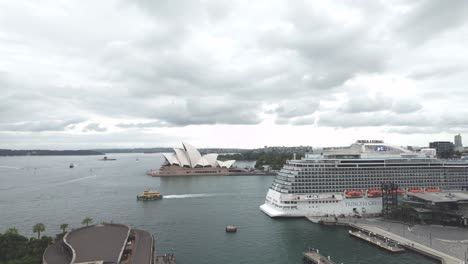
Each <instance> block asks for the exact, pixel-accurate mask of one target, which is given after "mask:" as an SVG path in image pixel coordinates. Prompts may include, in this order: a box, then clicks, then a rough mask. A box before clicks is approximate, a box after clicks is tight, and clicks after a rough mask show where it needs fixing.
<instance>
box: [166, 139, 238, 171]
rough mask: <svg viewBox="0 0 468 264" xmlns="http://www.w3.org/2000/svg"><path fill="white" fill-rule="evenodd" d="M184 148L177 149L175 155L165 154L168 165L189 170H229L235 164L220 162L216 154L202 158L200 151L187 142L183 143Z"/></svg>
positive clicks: (232, 162) (232, 161)
mask: <svg viewBox="0 0 468 264" xmlns="http://www.w3.org/2000/svg"><path fill="white" fill-rule="evenodd" d="M182 146H183V149H179V148H175V149H174V152H173V153H163V156H164V158H165V159H166V162H167V163H168V164H170V165H177V166H180V167H188V168H198V167H214V168H215V167H221V168H228V169H229V168H230V167H231V166H232V165H233V164H234V162H235V160H228V161H219V160H217V159H218V154H216V153H210V154H206V155H203V156H202V155H201V154H200V152H199V151H198V149H196V148H195V147H194V146H192V145H190V144H188V143H185V142H182Z"/></svg>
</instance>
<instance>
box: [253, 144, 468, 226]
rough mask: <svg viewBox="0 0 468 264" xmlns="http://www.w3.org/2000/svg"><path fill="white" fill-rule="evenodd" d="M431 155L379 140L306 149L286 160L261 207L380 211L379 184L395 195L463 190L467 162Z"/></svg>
mask: <svg viewBox="0 0 468 264" xmlns="http://www.w3.org/2000/svg"><path fill="white" fill-rule="evenodd" d="M435 154H436V153H435V149H422V150H421V151H420V152H413V151H410V150H408V149H406V148H403V147H397V146H392V145H388V144H385V143H384V142H383V141H381V140H358V141H357V142H356V143H354V144H352V145H351V146H350V147H339V148H324V149H322V150H321V151H319V153H307V154H306V155H305V157H304V158H303V159H301V160H289V161H287V162H286V164H285V165H284V167H283V168H282V169H281V171H280V172H279V173H278V175H277V176H276V177H275V179H274V181H273V184H272V185H271V187H270V189H269V190H268V193H267V196H266V200H265V203H264V204H263V205H261V206H260V209H261V210H262V211H263V212H265V213H266V214H267V215H269V216H270V217H303V216H312V217H313V216H325V215H335V216H340V215H345V216H349V215H363V214H379V213H381V211H382V198H381V197H382V190H381V185H382V183H383V182H393V183H396V184H398V186H399V188H400V189H398V190H396V191H397V192H398V193H399V194H404V193H405V192H425V191H427V192H436V191H440V190H441V189H443V190H457V189H458V190H460V189H466V188H468V162H465V161H461V160H458V161H454V160H441V159H437V158H436V157H435Z"/></svg>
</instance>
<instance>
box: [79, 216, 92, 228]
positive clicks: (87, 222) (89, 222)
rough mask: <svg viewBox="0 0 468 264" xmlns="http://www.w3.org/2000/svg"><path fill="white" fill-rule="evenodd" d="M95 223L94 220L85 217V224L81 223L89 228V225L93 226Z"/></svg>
mask: <svg viewBox="0 0 468 264" xmlns="http://www.w3.org/2000/svg"><path fill="white" fill-rule="evenodd" d="M92 222H93V219H91V218H89V217H85V218H84V219H83V222H81V224H82V225H86V226H88V225H89V224H91V223H92Z"/></svg>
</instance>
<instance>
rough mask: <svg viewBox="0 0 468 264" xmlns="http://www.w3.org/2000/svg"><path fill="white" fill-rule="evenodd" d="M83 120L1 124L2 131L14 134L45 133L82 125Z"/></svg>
mask: <svg viewBox="0 0 468 264" xmlns="http://www.w3.org/2000/svg"><path fill="white" fill-rule="evenodd" d="M83 121H85V120H83V119H72V120H45V121H28V122H18V123H3V124H2V123H0V131H13V132H43V131H63V130H65V128H67V127H70V126H72V125H74V124H78V123H81V122H83Z"/></svg>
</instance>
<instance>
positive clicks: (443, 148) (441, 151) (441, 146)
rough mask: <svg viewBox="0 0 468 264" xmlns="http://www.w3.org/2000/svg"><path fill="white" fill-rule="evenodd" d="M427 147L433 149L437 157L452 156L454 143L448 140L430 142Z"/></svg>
mask: <svg viewBox="0 0 468 264" xmlns="http://www.w3.org/2000/svg"><path fill="white" fill-rule="evenodd" d="M429 148H433V149H435V150H436V153H437V156H438V157H441V158H451V157H452V156H453V150H454V145H453V143H452V142H450V141H435V142H430V143H429Z"/></svg>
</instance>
